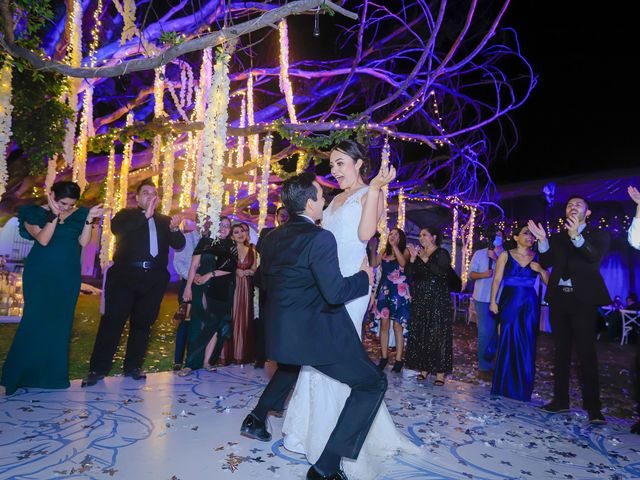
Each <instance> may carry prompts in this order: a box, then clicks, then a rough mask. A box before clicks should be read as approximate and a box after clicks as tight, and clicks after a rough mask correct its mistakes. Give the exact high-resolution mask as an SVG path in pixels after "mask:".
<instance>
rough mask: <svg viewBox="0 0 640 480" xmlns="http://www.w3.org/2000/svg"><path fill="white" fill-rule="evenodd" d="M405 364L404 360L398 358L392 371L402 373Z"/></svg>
mask: <svg viewBox="0 0 640 480" xmlns="http://www.w3.org/2000/svg"><path fill="white" fill-rule="evenodd" d="M403 366H404V362H403V361H402V360H396V363H394V364H393V368H392V369H391V371H392V372H395V373H400V372H401V371H402V367H403Z"/></svg>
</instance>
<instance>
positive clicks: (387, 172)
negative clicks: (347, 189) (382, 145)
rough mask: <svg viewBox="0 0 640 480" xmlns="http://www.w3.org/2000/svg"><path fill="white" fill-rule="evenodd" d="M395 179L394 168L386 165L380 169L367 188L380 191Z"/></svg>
mask: <svg viewBox="0 0 640 480" xmlns="http://www.w3.org/2000/svg"><path fill="white" fill-rule="evenodd" d="M395 178H396V167H394V166H393V165H387V166H386V167H381V168H380V170H379V171H378V174H377V175H376V176H375V177H373V179H372V180H371V182H369V188H374V189H381V188H382V187H384V186H385V185H389V184H390V183H391V182H393V180H394V179H395Z"/></svg>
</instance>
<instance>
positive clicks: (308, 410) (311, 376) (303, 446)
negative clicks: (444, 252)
mask: <svg viewBox="0 0 640 480" xmlns="http://www.w3.org/2000/svg"><path fill="white" fill-rule="evenodd" d="M329 161H330V164H331V174H332V175H333V177H334V178H335V179H336V180H337V182H338V184H339V186H340V188H341V189H342V190H343V192H342V193H340V194H339V195H337V196H336V197H335V198H334V199H333V200H332V201H331V203H330V204H329V206H328V207H327V208H326V209H325V210H324V214H323V220H322V226H323V228H324V229H326V230H329V231H330V232H331V233H333V235H334V236H335V238H336V242H337V244H338V261H339V263H340V271H341V273H342V275H343V276H349V275H353V274H355V273H356V272H358V270H360V265H361V263H362V259H363V257H365V256H366V245H367V242H368V241H369V239H370V238H371V237H373V235H374V234H375V232H376V227H377V224H378V220H379V219H380V217H381V215H382V211H383V209H384V200H383V197H382V193H381V188H382V187H383V186H385V185H387V184H389V183H390V182H391V181H392V180H393V178H394V177H395V169H394V168H393V167H391V168H389V169H384V170H383V169H381V170H380V172H379V173H378V175H377V176H376V177H375V178H374V179H373V180H371V182H370V184H369V186H367V185H366V184H365V183H364V180H363V177H364V176H365V175H366V173H367V172H366V167H367V163H366V161H367V154H366V151H365V149H364V148H363V147H362V146H361V145H360V144H358V143H356V142H354V141H351V140H346V141H343V142H341V143H340V144H339V145H337V146H336V147H335V148H334V149H333V150H332V151H331V156H330V158H329ZM368 304H369V295H365V296H363V297H360V298H357V299H355V300H352V301H351V302H348V303H347V304H346V305H345V306H346V308H347V312H348V313H349V316H350V317H351V321H352V322H353V324H354V327H355V329H356V331H357V332H358V335H359V336H360V335H361V330H362V322H363V319H364V316H365V313H366V311H367V307H368ZM349 393H350V388H349V387H348V386H347V385H345V384H343V383H340V382H338V381H337V380H334V379H332V378H330V377H328V376H326V375H324V374H323V373H321V372H319V371H318V370H316V369H314V368H312V367H302V369H301V370H300V375H299V377H298V382H297V383H296V387H295V390H294V392H293V395H292V397H291V401H290V402H289V406H288V408H287V414H286V418H285V421H284V425H283V428H282V431H283V433H284V446H285V448H287V450H290V451H293V452H296V453H301V454H304V455H306V457H307V460H308V461H309V463H311V464H314V463H315V462H316V461H317V460H318V458H319V457H320V454H321V453H322V451H323V449H324V447H325V444H326V443H327V440H328V439H329V435H330V434H331V432H332V430H333V428H334V427H335V425H336V423H337V421H338V417H339V416H340V412H341V411H342V408H343V406H344V404H345V401H346V399H347V397H348V396H349ZM399 451H410V452H416V451H418V447H416V446H415V445H413V444H412V443H411V442H410V441H409V440H408V439H407V438H405V437H404V435H402V434H401V433H400V432H399V431H398V430H397V429H396V428H395V425H394V423H393V420H392V418H391V415H390V414H389V411H388V410H387V407H386V405H385V404H384V402H383V403H382V405H381V406H380V409H379V410H378V414H377V416H376V418H375V420H374V423H373V425H372V426H371V429H370V430H369V434H368V436H367V439H366V440H365V443H364V445H363V447H362V450H361V451H360V454H359V456H358V459H357V460H350V459H347V458H343V459H342V469H343V470H344V472H345V473H346V475H347V477H348V478H350V479H352V480H360V479H362V480H364V479H371V478H373V477H375V476H376V473H377V466H379V463H380V462H381V461H382V460H384V458H385V457H389V456H392V455H394V454H396V453H397V452H399ZM374 459H377V460H378V461H377V462H374V461H373V460H374ZM376 463H377V464H378V465H376Z"/></svg>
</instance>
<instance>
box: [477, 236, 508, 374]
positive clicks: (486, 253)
mask: <svg viewBox="0 0 640 480" xmlns="http://www.w3.org/2000/svg"><path fill="white" fill-rule="evenodd" d="M487 237H488V240H489V246H488V247H487V248H481V249H480V250H478V251H476V253H474V254H473V258H472V259H471V265H470V266H469V278H470V279H471V280H473V281H474V283H473V303H474V307H475V310H476V314H477V315H478V377H480V379H482V380H486V381H491V379H492V377H493V372H492V371H493V361H494V359H495V356H496V351H497V349H498V322H497V320H496V318H495V317H494V315H493V313H491V311H490V310H489V303H490V302H491V283H492V282H493V270H494V268H495V264H496V260H497V259H498V257H499V256H500V254H501V253H502V252H503V250H504V249H503V247H502V244H503V242H504V237H505V236H504V232H503V231H501V230H497V229H496V228H495V227H489V230H488V232H487Z"/></svg>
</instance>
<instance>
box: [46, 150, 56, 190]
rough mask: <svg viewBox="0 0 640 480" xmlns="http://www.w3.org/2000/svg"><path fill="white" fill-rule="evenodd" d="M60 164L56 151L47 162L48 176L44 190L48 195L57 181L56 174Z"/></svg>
mask: <svg viewBox="0 0 640 480" xmlns="http://www.w3.org/2000/svg"><path fill="white" fill-rule="evenodd" d="M57 166H58V154H57V153H56V154H55V155H54V156H53V158H50V159H49V161H48V162H47V176H46V177H45V179H44V192H45V193H46V194H47V195H48V194H49V192H50V191H51V186H52V185H53V184H54V183H55V182H56V175H57V174H58V172H57V170H56V168H57Z"/></svg>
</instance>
